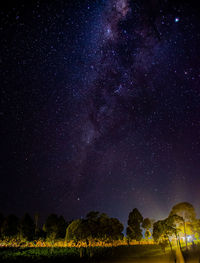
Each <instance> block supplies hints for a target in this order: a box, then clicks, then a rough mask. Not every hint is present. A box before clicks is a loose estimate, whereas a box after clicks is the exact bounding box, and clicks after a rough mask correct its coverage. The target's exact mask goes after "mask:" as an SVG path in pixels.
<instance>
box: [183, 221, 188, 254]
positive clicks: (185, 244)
mask: <svg viewBox="0 0 200 263" xmlns="http://www.w3.org/2000/svg"><path fill="white" fill-rule="evenodd" d="M183 226H184V234H185V246H186V249H187V248H188V247H187V234H186V227H185V220H183Z"/></svg>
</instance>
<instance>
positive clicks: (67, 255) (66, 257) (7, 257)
mask: <svg viewBox="0 0 200 263" xmlns="http://www.w3.org/2000/svg"><path fill="white" fill-rule="evenodd" d="M80 255H81V258H80ZM186 256H187V257H188V258H191V255H189V253H188V254H187V255H186ZM174 258H175V251H174V253H173V254H172V253H171V251H170V250H169V249H167V250H166V251H165V253H164V251H163V250H161V248H160V246H158V245H135V246H119V247H113V248H112V247H107V248H106V247H93V248H68V247H66V248H47V247H45V248H44V247H43V248H27V247H26V248H19V247H18V248H0V262H22V263H23V262H72V263H73V262H77V263H78V262H84V263H85V262H97V263H101V262H102V263H107V262H113V263H114V262H123V263H125V262H129V263H130V262H133V263H134V262H135V263H136V262H140V263H144V262H149V263H150V262H151V263H154V262H155V263H156V262H160V263H161V262H175V261H174ZM195 258H198V252H197V253H196V254H195ZM177 262H178V261H177ZM194 262H199V261H194Z"/></svg>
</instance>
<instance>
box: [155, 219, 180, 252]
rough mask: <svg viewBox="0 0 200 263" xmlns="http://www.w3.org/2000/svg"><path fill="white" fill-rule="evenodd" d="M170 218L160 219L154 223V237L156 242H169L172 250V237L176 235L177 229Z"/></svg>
mask: <svg viewBox="0 0 200 263" xmlns="http://www.w3.org/2000/svg"><path fill="white" fill-rule="evenodd" d="M170 223H171V221H169V219H168V218H166V219H164V220H159V221H157V222H155V223H154V224H153V238H154V240H155V241H156V242H159V243H161V245H162V244H166V241H167V242H169V245H170V248H171V251H172V244H171V241H170V238H171V237H172V236H173V235H175V233H176V229H175V228H174V227H173V226H172V225H171V224H170Z"/></svg>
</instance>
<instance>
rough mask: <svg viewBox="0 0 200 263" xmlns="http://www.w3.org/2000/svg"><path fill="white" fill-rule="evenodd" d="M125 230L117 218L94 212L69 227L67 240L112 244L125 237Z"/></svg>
mask: <svg viewBox="0 0 200 263" xmlns="http://www.w3.org/2000/svg"><path fill="white" fill-rule="evenodd" d="M123 228H124V227H123V225H122V224H121V223H120V222H119V220H118V219H117V218H110V217H108V216H107V215H106V214H104V213H103V214H100V213H99V212H94V211H92V212H90V213H88V214H87V216H86V218H85V219H81V220H80V219H79V220H75V221H73V222H72V223H71V224H70V225H69V226H68V228H67V231H66V240H67V241H70V240H73V241H74V242H78V241H85V242H86V243H87V244H89V242H90V241H94V240H96V239H98V240H102V241H106V240H109V241H110V242H112V241H113V240H118V239H121V238H122V237H123V234H122V231H123Z"/></svg>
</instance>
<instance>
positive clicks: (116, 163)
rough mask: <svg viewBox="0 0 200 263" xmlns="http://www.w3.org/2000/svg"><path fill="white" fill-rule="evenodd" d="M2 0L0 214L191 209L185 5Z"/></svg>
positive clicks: (192, 58) (193, 143) (194, 34)
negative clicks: (179, 206) (185, 204)
mask: <svg viewBox="0 0 200 263" xmlns="http://www.w3.org/2000/svg"><path fill="white" fill-rule="evenodd" d="M0 5H1V8H0V10H1V11H0V13H1V18H0V19H1V22H0V34H1V35H0V54H1V59H0V65H1V82H0V86H1V110H0V118H1V154H2V157H1V167H0V168H1V171H0V173H1V180H0V211H1V212H3V213H4V214H5V215H6V214H8V213H11V212H12V213H15V214H17V215H19V216H21V215H23V214H24V213H25V212H29V213H30V214H32V215H33V214H34V213H35V212H39V214H40V215H41V217H42V218H45V217H46V216H47V215H48V214H50V213H57V214H62V215H63V216H64V217H65V218H66V219H72V218H77V217H81V216H85V214H86V213H87V212H89V211H90V210H97V211H100V212H106V213H108V214H109V215H110V216H113V217H118V218H119V219H120V220H121V221H122V222H123V223H125V222H126V220H127V217H128V213H129V212H130V211H131V210H132V209H133V208H134V207H137V208H138V209H139V210H140V211H141V213H142V214H143V216H145V217H147V216H148V217H150V218H155V219H159V218H163V217H166V216H168V213H169V211H170V209H171V207H172V206H173V205H174V204H176V203H178V202H182V201H187V202H191V203H192V204H193V205H194V206H195V208H196V210H197V211H198V212H200V16H199V12H200V10H199V9H198V7H197V6H196V5H195V1H172V0H171V1H169V0H149V1H148V0H135V1H134V0H130V1H129V0H87V1H83V0H79V1H74V0H71V1H67V0H65V1H64V0H54V1H46V0H35V1H25V0H24V1H19V0H18V1H11V0H7V1H2V2H1V4H0Z"/></svg>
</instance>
